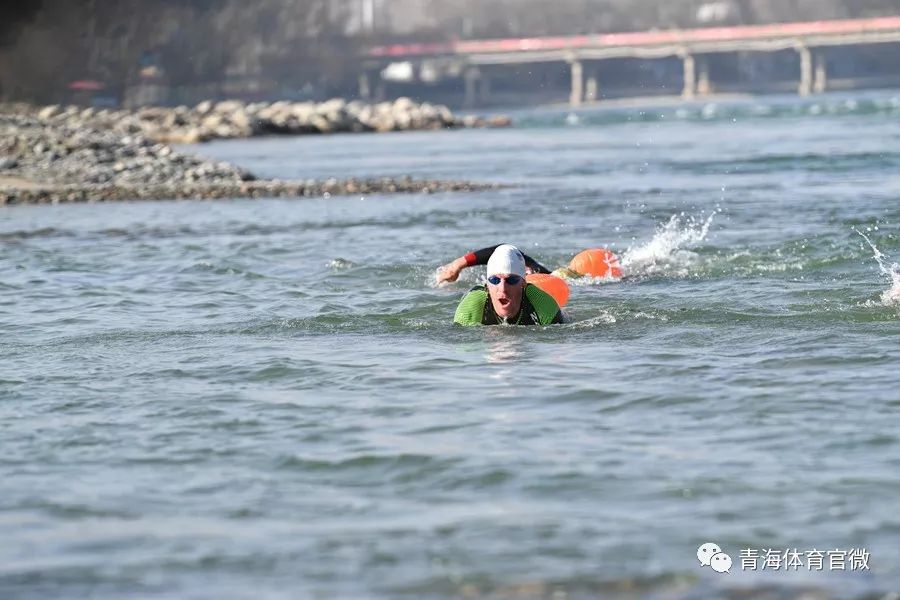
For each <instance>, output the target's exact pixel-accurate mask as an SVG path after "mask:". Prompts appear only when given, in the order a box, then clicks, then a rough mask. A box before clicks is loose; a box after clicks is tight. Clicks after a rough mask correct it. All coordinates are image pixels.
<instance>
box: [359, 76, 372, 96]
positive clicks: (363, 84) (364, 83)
mask: <svg viewBox="0 0 900 600" xmlns="http://www.w3.org/2000/svg"><path fill="white" fill-rule="evenodd" d="M359 97H360V99H361V100H369V99H370V98H371V97H372V84H371V83H369V73H368V72H366V71H363V72H362V73H360V74H359Z"/></svg>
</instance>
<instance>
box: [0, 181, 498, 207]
mask: <svg viewBox="0 0 900 600" xmlns="http://www.w3.org/2000/svg"><path fill="white" fill-rule="evenodd" d="M500 187H502V186H498V185H494V184H485V183H472V182H464V181H443V180H423V179H412V178H407V177H404V178H399V179H395V178H382V179H347V180H336V179H329V180H325V181H314V180H310V181H279V180H269V181H246V182H241V183H207V184H189V185H152V186H121V185H60V186H47V187H45V186H41V185H33V186H28V187H9V188H4V187H3V185H2V181H0V206H4V205H10V206H11V205H15V204H67V203H79V202H88V203H94V202H119V201H137V200H219V199H236V198H313V197H320V198H321V197H324V198H329V197H331V196H346V195H359V196H367V195H372V194H433V193H437V192H470V191H477V190H488V189H499V188H500Z"/></svg>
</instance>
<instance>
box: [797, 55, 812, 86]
mask: <svg viewBox="0 0 900 600" xmlns="http://www.w3.org/2000/svg"><path fill="white" fill-rule="evenodd" d="M797 53H798V54H799V55H800V85H799V87H798V88H797V93H798V94H800V95H801V96H809V95H810V94H812V91H813V67H812V53H811V52H810V51H809V48H807V47H806V46H797Z"/></svg>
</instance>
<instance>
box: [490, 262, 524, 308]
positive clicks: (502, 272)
mask: <svg viewBox="0 0 900 600" xmlns="http://www.w3.org/2000/svg"><path fill="white" fill-rule="evenodd" d="M487 276H488V286H487V287H488V293H489V294H490V296H491V304H492V305H493V307H494V312H496V313H497V316H499V317H502V318H504V319H509V318H512V317H515V316H516V315H517V314H519V309H520V308H522V296H523V294H524V292H525V257H523V256H522V253H521V252H519V249H518V248H516V247H515V246H510V245H509V244H503V245H501V246H497V249H496V250H494V253H493V254H491V258H490V259H488V263H487Z"/></svg>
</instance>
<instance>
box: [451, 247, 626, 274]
mask: <svg viewBox="0 0 900 600" xmlns="http://www.w3.org/2000/svg"><path fill="white" fill-rule="evenodd" d="M499 247H500V246H490V247H488V248H482V249H481V250H476V251H474V252H469V253H468V254H466V255H464V256H460V257H459V258H457V259H456V260H454V261H452V262H449V263H447V264H446V265H444V266H442V267H440V268H439V269H438V271H437V282H438V283H446V282H451V281H456V280H457V279H458V278H459V274H460V273H461V272H462V270H463V269H466V268H468V267H474V266H476V265H486V264H487V263H488V259H489V258H490V257H491V255H492V254H493V253H494V251H495V250H496V249H497V248H499ZM522 257H523V258H524V259H525V272H526V274H531V273H542V274H550V275H555V276H556V277H559V278H561V279H577V278H579V277H584V276H590V277H600V278H612V279H618V278H620V277H622V269H621V267H620V265H619V259H618V257H616V255H615V254H613V253H612V252H610V251H609V250H607V249H606V248H591V249H588V250H584V251H583V252H579V253H578V254H576V255H575V258H573V259H572V261H571V262H570V263H569V265H568V266H566V267H560V268H558V269H556V270H555V271H550V269H548V268H547V267H545V266H543V265H542V264H541V263H539V262H537V261H536V260H534V259H533V258H531V257H530V256H528V255H527V254H522Z"/></svg>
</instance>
